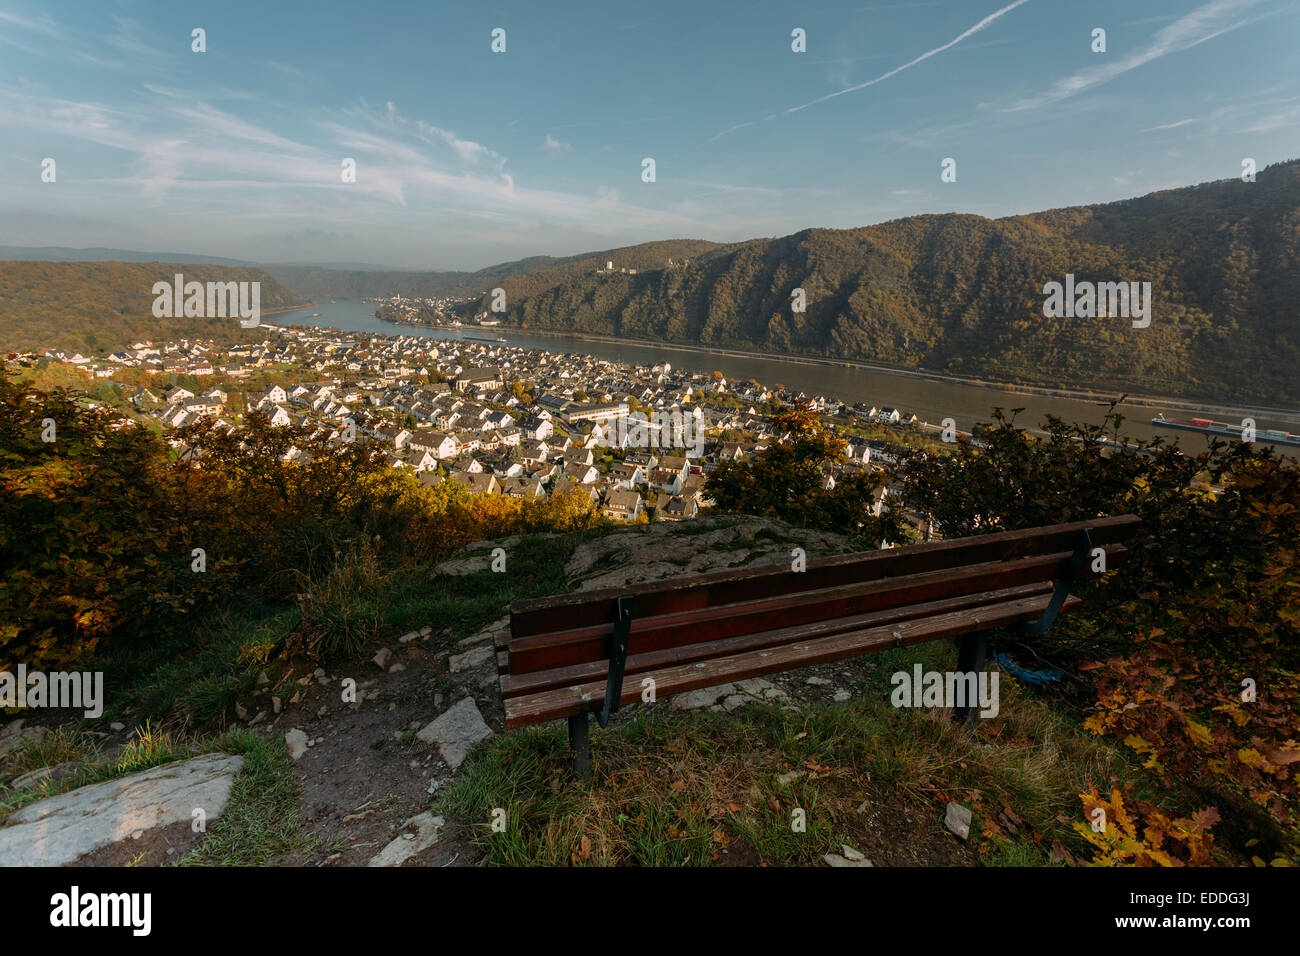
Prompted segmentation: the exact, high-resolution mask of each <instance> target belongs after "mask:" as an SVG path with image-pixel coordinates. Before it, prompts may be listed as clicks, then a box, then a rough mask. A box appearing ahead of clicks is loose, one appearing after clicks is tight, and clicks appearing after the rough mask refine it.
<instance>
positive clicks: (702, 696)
mask: <svg viewBox="0 0 1300 956" xmlns="http://www.w3.org/2000/svg"><path fill="white" fill-rule="evenodd" d="M734 693H736V687H735V685H734V684H722V685H721V686H719V687H704V688H701V689H700V690H692V691H688V692H687V693H685V694H678V695H677V696H676V697H674V698H673V702H672V709H673V710H699V709H700V708H702V707H708V706H709V705H710V704H712V703H714V702H715V701H717V700H718V699H720V698H722V697H728V696H730V695H731V694H734Z"/></svg>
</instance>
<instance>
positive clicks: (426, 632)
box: [420, 624, 433, 637]
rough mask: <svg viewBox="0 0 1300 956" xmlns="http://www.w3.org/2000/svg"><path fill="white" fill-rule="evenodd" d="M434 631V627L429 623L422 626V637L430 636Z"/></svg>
mask: <svg viewBox="0 0 1300 956" xmlns="http://www.w3.org/2000/svg"><path fill="white" fill-rule="evenodd" d="M432 633H433V628H432V627H430V626H429V625H427V624H426V625H425V626H424V627H422V628H420V636H421V637H428V636H429V635H430V634H432Z"/></svg>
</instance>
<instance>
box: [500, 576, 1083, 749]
mask: <svg viewBox="0 0 1300 956" xmlns="http://www.w3.org/2000/svg"><path fill="white" fill-rule="evenodd" d="M1047 603H1048V598H1047V597H1045V596H1038V597H1031V598H1020V599H1018V600H1014V601H1006V602H1001V603H999V604H992V605H986V606H984V607H980V608H977V609H973V610H964V611H953V612H950V613H947V614H937V615H932V616H930V617H924V618H918V619H915V620H909V621H899V622H895V623H893V624H887V625H884V626H881V627H873V628H865V629H859V630H854V631H848V632H845V633H842V634H834V635H830V636H827V637H822V638H818V639H815V640H809V641H798V642H795V643H792V644H781V645H779V646H776V647H770V648H762V649H758V650H752V651H747V652H744V653H741V654H733V655H729V656H726V657H715V658H712V659H710V660H705V661H697V662H695V663H689V664H678V665H674V666H671V667H666V668H663V669H660V670H653V671H649V672H642V673H641V674H639V675H638V676H637V677H636V678H635V679H633V680H628V681H624V684H623V689H622V693H621V695H620V697H619V700H620V703H624V704H626V703H631V702H632V701H634V700H637V699H639V698H640V695H641V681H642V680H643V679H644V678H645V677H651V678H653V679H654V681H655V686H656V693H657V694H658V695H659V696H661V697H668V696H671V695H673V694H680V693H685V692H686V691H691V690H697V689H699V688H702V687H714V686H717V685H719V684H725V683H727V682H729V681H731V680H739V679H743V678H746V677H758V676H761V675H763V674H771V673H777V672H779V671H788V670H793V669H796V668H800V667H809V666H811V665H814V664H823V663H827V662H830V661H837V660H843V659H845V658H848V657H856V656H858V655H860V654H865V653H868V652H870V651H874V650H885V649H888V648H891V647H901V646H905V645H908V644H916V643H919V642H922V641H930V640H936V639H939V638H943V637H955V636H958V635H961V634H967V633H971V632H974V631H981V630H986V629H988V628H991V627H998V626H1001V625H1006V624H1015V623H1021V622H1024V621H1031V620H1034V619H1035V618H1037V617H1039V616H1040V615H1041V614H1042V613H1043V611H1044V610H1045V609H1046V607H1047ZM1078 603H1079V602H1078V598H1075V597H1073V596H1072V597H1070V598H1069V599H1067V600H1066V602H1065V606H1064V607H1063V608H1062V610H1063V611H1064V610H1069V609H1070V608H1072V607H1073V606H1074V605H1076V604H1078ZM604 699H605V682H604V681H587V682H584V683H581V684H575V685H571V686H568V687H563V688H557V689H554V690H549V691H545V692H543V693H540V694H532V695H528V696H523V697H510V698H507V699H506V700H505V702H504V703H505V710H506V727H507V728H513V727H524V726H528V725H529V724H535V723H540V722H542V721H546V720H555V719H557V718H560V717H572V716H576V715H578V714H581V713H584V712H586V711H590V710H593V709H598V708H599V707H600V705H601V704H602V703H603V702H604Z"/></svg>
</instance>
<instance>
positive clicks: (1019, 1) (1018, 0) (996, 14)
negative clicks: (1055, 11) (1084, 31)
mask: <svg viewBox="0 0 1300 956" xmlns="http://www.w3.org/2000/svg"><path fill="white" fill-rule="evenodd" d="M1028 2H1029V0H1014V2H1013V3H1009V4H1007V5H1006V6H1005V7H1003V8H1002V9H1001V10H995V11H993V12H992V13H990V14H989V15H988V16H987V17H985V18H984V19H983V20H981V21H979V23H977V24H975V25H974V26H973V27H970V28H969V29H967V30H964V31H962V32H961V33H959V34H957V36H955V37H953V38H952V39H951V40H949V41H948V42H947V43H945V44H943V45H942V46H937V47H935V48H934V49H933V50H927V51H925V52H924V53H922V54H921V55H920V56H918V57H916V58H915V59H912V60H909V61H907V62H906V63H904V64H903V65H902V66H896V67H894V68H893V69H892V70H889V71H888V72H886V73H882V74H880V76H878V77H876V78H875V79H874V80H867V81H866V82H865V83H858V84H857V85H855V86H850V87H847V88H845V89H842V90H837V91H836V92H834V93H827V94H826V95H825V96H819V97H818V98H817V99H815V100H810V101H809V102H807V103H804V104H803V105H801V106H792V107H790V108H789V109H788V110H786V112H787V113H797V112H799V111H800V110H806V109H807V108H808V107H810V106H816V105H817V104H818V103H825V102H826V101H827V100H833V99H835V97H837V96H844V95H845V94H847V93H856V92H857V91H858V90H865V89H866V88H867V87H869V86H875V85H876V84H877V83H883V82H884V81H885V80H887V79H889V78H890V77H893V76H897V75H898V74H899V73H902V72H903V71H904V70H910V69H911V68H912V67H914V66H916V65H917V64H918V63H923V62H924V61H926V60H928V59H930V57H932V56H938V55H939V54H940V53H942V52H944V51H945V50H950V49H952V48H953V47H955V46H956V45H957V44H958V43H960V42H961V41H962V40H965V39H966V38H967V37H970V36H974V35H975V34H976V33H979V32H980V31H981V30H983V29H986V28H987V27H988V26H989V25H990V24H992V23H993V22H994V21H996V20H998V19H1000V18H1001V17H1004V16H1006V15H1007V14H1008V13H1010V12H1011V11H1012V10H1014V9H1015V8H1016V7H1020V6H1023V5H1025V4H1026V3H1028Z"/></svg>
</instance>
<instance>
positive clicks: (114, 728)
mask: <svg viewBox="0 0 1300 956" xmlns="http://www.w3.org/2000/svg"><path fill="white" fill-rule="evenodd" d="M108 729H109V730H112V731H119V730H126V724H124V723H122V722H121V721H117V720H115V721H113V722H112V723H111V724H109V725H108Z"/></svg>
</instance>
